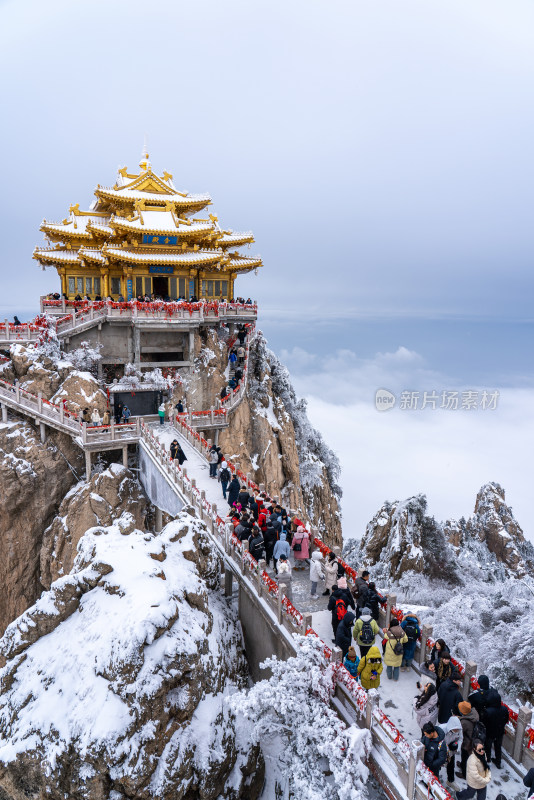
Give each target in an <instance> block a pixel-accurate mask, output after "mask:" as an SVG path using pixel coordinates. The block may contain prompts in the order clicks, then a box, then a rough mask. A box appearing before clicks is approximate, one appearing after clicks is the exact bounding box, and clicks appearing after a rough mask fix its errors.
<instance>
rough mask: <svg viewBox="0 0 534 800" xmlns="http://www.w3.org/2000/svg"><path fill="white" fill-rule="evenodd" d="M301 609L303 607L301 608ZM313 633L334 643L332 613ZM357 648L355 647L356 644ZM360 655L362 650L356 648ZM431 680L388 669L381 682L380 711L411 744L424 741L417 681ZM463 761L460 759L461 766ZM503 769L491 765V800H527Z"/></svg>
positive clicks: (319, 616) (317, 621)
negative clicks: (391, 676)
mask: <svg viewBox="0 0 534 800" xmlns="http://www.w3.org/2000/svg"><path fill="white" fill-rule="evenodd" d="M299 607H300V606H299ZM312 619H313V629H314V631H316V633H317V634H318V635H319V636H320V637H321V639H323V641H325V642H327V643H329V642H330V641H331V639H332V624H331V615H330V612H329V611H319V612H316V613H315V614H313V617H312ZM353 644H354V645H355V643H354V642H353ZM375 644H376V646H377V647H378V649H379V650H380V651H381V652H382V642H381V639H380V636H377V637H376V641H375ZM356 652H359V651H358V647H356ZM428 680H431V678H430V676H426V675H423V676H421V675H419V673H418V672H416V670H414V669H411V670H410V671H409V672H401V673H400V676H399V680H398V681H392V680H388V678H387V676H386V669H385V667H384V672H383V673H382V676H381V681H380V689H379V692H380V707H381V708H382V709H383V710H384V711H385V713H386V714H387V715H388V717H389V718H390V719H391V721H392V722H393V723H394V724H395V725H396V727H397V728H398V729H399V730H400V732H401V733H402V735H403V736H404V737H405V738H406V739H407V740H408V741H412V740H413V739H420V738H421V731H420V729H419V726H418V725H417V720H416V718H415V714H414V712H413V708H412V701H413V698H414V697H415V696H416V695H417V694H419V691H418V689H417V686H416V684H417V681H428ZM458 760H459V757H458V758H457V759H456V761H457V762H458ZM503 765H504V766H503V768H502V769H500V770H499V769H497V767H496V766H495V764H492V765H491V774H492V781H491V784H490V785H489V787H488V793H487V800H495V799H496V797H497V795H498V794H501V793H502V794H504V795H505V796H506V800H524V798H525V797H526V789H525V786H524V784H523V780H522V779H521V778H520V777H519V775H518V774H517V772H516V771H515V770H514V769H512V768H511V767H510V766H509V765H508V763H507V762H506V759H505V758H503ZM441 777H442V781H443V784H444V785H445V781H446V770H445V767H443V769H442V770H441ZM455 786H456V787H457V789H465V787H466V783H465V781H463V780H462V779H461V778H455Z"/></svg>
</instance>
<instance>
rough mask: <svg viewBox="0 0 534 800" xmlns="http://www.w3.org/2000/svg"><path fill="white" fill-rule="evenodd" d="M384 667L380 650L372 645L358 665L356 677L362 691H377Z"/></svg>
mask: <svg viewBox="0 0 534 800" xmlns="http://www.w3.org/2000/svg"><path fill="white" fill-rule="evenodd" d="M383 669H384V665H383V664H382V656H381V655H380V650H379V649H378V647H375V646H374V645H373V646H372V647H371V648H370V650H369V652H368V653H367V654H366V655H365V656H364V657H363V658H362V659H361V661H360V663H359V664H358V675H359V676H360V680H361V682H362V686H363V688H364V689H378V687H379V686H380V675H381V673H382V670H383Z"/></svg>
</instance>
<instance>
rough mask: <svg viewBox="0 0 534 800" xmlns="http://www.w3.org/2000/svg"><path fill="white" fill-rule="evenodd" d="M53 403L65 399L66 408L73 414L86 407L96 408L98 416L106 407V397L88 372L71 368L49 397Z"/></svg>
mask: <svg viewBox="0 0 534 800" xmlns="http://www.w3.org/2000/svg"><path fill="white" fill-rule="evenodd" d="M51 400H52V402H53V403H59V402H61V401H62V400H66V401H67V408H68V410H69V411H72V412H73V413H74V414H77V413H78V412H80V411H83V409H84V408H88V409H89V410H90V411H92V410H93V408H97V409H98V412H99V413H100V416H102V415H103V413H104V411H105V410H106V407H107V398H106V395H105V394H104V392H103V391H102V389H101V388H100V386H99V384H98V381H97V379H96V378H95V377H94V376H93V375H91V373H90V372H80V371H79V370H72V372H70V373H69V375H68V376H67V377H66V378H65V380H64V381H63V382H62V383H61V385H60V386H59V388H58V390H57V391H56V392H55V393H54V395H53V396H52V398H51Z"/></svg>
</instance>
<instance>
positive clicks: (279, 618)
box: [276, 583, 287, 625]
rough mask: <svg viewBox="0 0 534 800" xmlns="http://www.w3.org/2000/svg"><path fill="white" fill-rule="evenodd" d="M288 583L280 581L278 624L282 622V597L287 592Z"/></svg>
mask: <svg viewBox="0 0 534 800" xmlns="http://www.w3.org/2000/svg"><path fill="white" fill-rule="evenodd" d="M286 589H287V585H286V584H285V583H278V597H277V600H278V603H277V609H276V610H277V616H278V624H279V625H281V624H282V615H283V611H282V598H283V596H284V595H285V593H286Z"/></svg>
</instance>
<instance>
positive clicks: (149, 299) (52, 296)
mask: <svg viewBox="0 0 534 800" xmlns="http://www.w3.org/2000/svg"><path fill="white" fill-rule="evenodd" d="M62 298H63V299H64V300H65V301H66V302H67V301H68V299H69V298H68V296H67V295H66V294H65V292H63V294H60V293H59V292H49V294H47V295H46V298H45V299H46V300H61V299H62ZM105 299H106V300H109V302H111V303H113V302H119V303H125V302H127V301H126V300H125V298H124V295H123V294H121V293H119V294H118V295H117V300H116V301H115V299H114V298H113V296H112V295H111V294H110V295H108V296H107V297H106V298H105ZM135 299H136V300H137V302H138V303H153V302H160V303H161V302H162V303H180V302H184V303H198V302H201V301H203V300H206V301H208V302H210V303H212V302H218V303H239V304H240V305H248V306H250V305H253V303H254V301H253V300H252V299H251V298H250V297H247V299H246V300H245V298H244V297H236V298H233V297H231V298H229V299H228V300H227V299H226V298H225V297H223V296H222V295H221V296H220V297H218V298H207V297H203V298H199V297H197V296H196V295H195V294H193V295H191V297H186V296H185V295H180V297H171V296H170V295H168V294H166V295H161V294H157V293H150V294H149V293H147V294H138V295H137V297H136V298H135ZM93 300H94V301H95V302H98V301H101V300H102V296H101V295H100V294H95V296H94V297H91V295H90V294H84V295H83V296H82V295H81V294H80V293H78V294H76V295H75V296H74V302H77V303H80V302H84V303H91V302H92V301H93Z"/></svg>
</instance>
